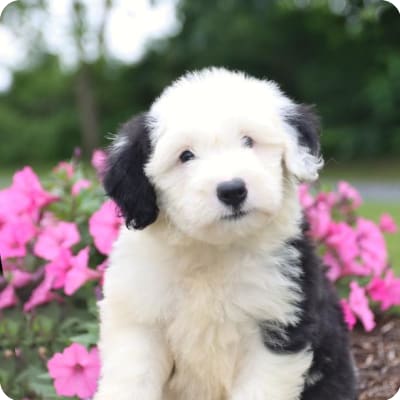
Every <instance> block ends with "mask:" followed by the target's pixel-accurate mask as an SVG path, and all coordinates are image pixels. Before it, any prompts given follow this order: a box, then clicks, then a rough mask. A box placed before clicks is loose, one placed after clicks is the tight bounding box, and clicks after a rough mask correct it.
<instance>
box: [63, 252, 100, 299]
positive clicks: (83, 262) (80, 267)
mask: <svg viewBox="0 0 400 400" xmlns="http://www.w3.org/2000/svg"><path fill="white" fill-rule="evenodd" d="M88 262H89V247H86V248H84V249H83V250H81V251H80V252H79V253H78V254H77V255H76V256H75V257H72V259H71V268H70V269H69V271H68V272H67V274H66V277H65V285H64V292H65V294H67V295H69V296H71V295H72V294H74V293H75V292H76V291H77V290H78V289H79V288H80V287H81V286H82V285H84V284H85V283H86V282H88V281H90V280H93V279H98V278H100V273H99V272H97V271H95V270H93V269H90V268H88Z"/></svg>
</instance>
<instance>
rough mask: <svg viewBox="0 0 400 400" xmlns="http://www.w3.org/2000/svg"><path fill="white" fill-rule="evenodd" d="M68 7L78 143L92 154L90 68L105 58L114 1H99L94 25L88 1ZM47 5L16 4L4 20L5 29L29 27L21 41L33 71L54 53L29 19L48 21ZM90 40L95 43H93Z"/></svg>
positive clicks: (95, 123)
mask: <svg viewBox="0 0 400 400" xmlns="http://www.w3.org/2000/svg"><path fill="white" fill-rule="evenodd" d="M70 5H71V9H70V17H71V21H72V22H71V24H70V25H69V29H70V32H69V36H70V38H71V39H72V40H70V43H69V45H70V46H71V47H72V49H71V50H70V51H72V52H73V53H74V54H75V58H76V59H75V66H74V68H73V70H72V71H73V73H72V75H73V80H72V82H71V83H72V87H73V88H74V92H75V110H76V113H77V115H78V116H79V121H80V127H79V128H80V129H79V132H80V133H81V140H80V142H81V144H82V147H83V150H84V153H85V154H91V152H92V150H93V149H94V148H96V147H98V146H99V142H100V126H99V125H100V124H99V117H98V105H97V99H96V96H95V94H94V89H93V82H92V74H93V72H92V67H93V64H94V63H95V62H96V60H101V59H102V58H104V57H105V55H106V51H105V45H104V32H105V29H106V24H107V19H108V17H109V14H110V11H111V8H112V6H113V0H102V5H101V10H102V12H101V13H100V15H101V17H100V21H98V23H97V24H96V25H93V24H90V23H89V18H88V7H89V3H88V2H85V1H82V0H71V4H70ZM50 6H51V4H50V2H49V1H45V0H23V1H19V2H17V3H16V7H15V8H13V9H12V10H10V12H11V13H12V15H11V17H10V18H8V19H7V20H6V22H7V24H8V26H9V27H10V28H12V29H13V30H14V31H15V32H19V30H20V27H21V25H22V26H24V27H25V29H27V28H28V27H29V34H27V33H25V35H24V36H23V40H24V41H27V43H29V46H27V47H31V50H30V52H29V54H28V56H27V57H26V58H27V60H28V65H29V67H30V68H32V70H35V69H36V68H35V67H36V66H37V65H38V63H39V64H42V63H43V59H46V57H47V54H48V53H49V52H54V49H50V48H49V43H48V41H46V40H45V38H44V35H45V34H46V33H45V32H44V30H43V27H42V25H41V24H40V23H39V24H37V23H36V24H35V23H30V22H29V19H30V17H32V16H34V15H36V18H41V19H45V18H47V14H48V10H49V7H50ZM19 33H20V32H19ZM20 36H21V35H20ZM88 37H90V41H91V43H90V46H88V43H87V41H88ZM32 39H33V40H32ZM93 41H95V42H96V43H93ZM93 47H95V48H96V51H95V52H93ZM55 54H56V56H57V57H60V55H61V54H60V53H57V50H56V51H55ZM36 72H37V71H36ZM59 73H60V74H63V71H62V69H61V68H59ZM64 74H65V72H64ZM69 74H71V73H69ZM67 90H68V89H67Z"/></svg>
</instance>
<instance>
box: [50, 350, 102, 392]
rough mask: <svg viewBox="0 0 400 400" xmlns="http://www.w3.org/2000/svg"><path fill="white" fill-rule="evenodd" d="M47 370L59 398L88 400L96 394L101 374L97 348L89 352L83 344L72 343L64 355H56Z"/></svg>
mask: <svg viewBox="0 0 400 400" xmlns="http://www.w3.org/2000/svg"><path fill="white" fill-rule="evenodd" d="M47 368H48V370H49V374H50V376H51V377H52V378H53V379H54V387H55V389H56V393H57V394H58V395H59V396H71V397H72V396H78V397H79V398H80V399H88V398H90V397H92V396H93V395H94V393H95V392H96V388H97V381H98V378H99V372H100V359H99V355H98V351H97V348H93V349H92V350H90V351H89V352H88V351H87V350H86V348H85V347H84V346H82V345H81V344H78V343H72V344H71V346H69V347H67V348H65V349H64V351H63V352H62V353H56V354H55V355H54V356H53V357H52V358H51V359H50V360H49V361H48V363H47Z"/></svg>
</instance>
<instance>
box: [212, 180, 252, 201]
mask: <svg viewBox="0 0 400 400" xmlns="http://www.w3.org/2000/svg"><path fill="white" fill-rule="evenodd" d="M217 196H218V198H219V199H220V200H221V201H222V202H223V203H224V204H226V205H228V206H232V207H234V208H237V207H239V206H240V205H241V204H242V203H243V202H244V200H245V199H246V196H247V189H246V185H245V183H244V181H243V179H240V178H234V179H232V180H231V181H226V182H222V183H220V184H219V185H218V186H217Z"/></svg>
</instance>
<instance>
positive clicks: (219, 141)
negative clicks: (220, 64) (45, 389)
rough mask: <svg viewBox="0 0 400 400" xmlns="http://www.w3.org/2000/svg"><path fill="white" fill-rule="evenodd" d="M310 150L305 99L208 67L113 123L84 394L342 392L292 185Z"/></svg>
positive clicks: (337, 356)
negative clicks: (91, 362) (110, 216)
mask: <svg viewBox="0 0 400 400" xmlns="http://www.w3.org/2000/svg"><path fill="white" fill-rule="evenodd" d="M319 151H320V148H319V139H318V123H317V118H316V117H315V116H314V114H313V111H312V109H311V108H310V107H307V106H304V105H298V104H295V103H294V102H293V101H291V100H290V99H289V98H288V97H286V96H285V95H284V94H283V93H282V92H281V91H280V90H279V88H278V86H277V85H276V84H275V83H273V82H271V81H265V80H259V79H255V78H251V77H248V76H246V75H245V74H243V73H239V72H231V71H227V70H225V69H217V68H212V69H205V70H202V71H199V72H194V73H189V74H187V75H185V76H183V77H182V78H180V79H179V80H177V81H176V82H175V83H173V84H172V85H171V86H170V87H168V88H167V89H166V90H165V91H164V92H163V93H162V94H161V96H160V97H159V98H158V99H157V100H156V101H155V102H154V103H153V105H152V106H151V108H150V110H149V111H148V112H147V113H145V114H143V115H141V116H139V117H136V118H134V119H132V120H131V121H129V122H128V123H126V124H125V125H124V126H123V127H122V129H121V131H120V133H119V135H118V136H117V137H116V139H115V141H114V143H113V145H112V146H111V148H110V152H109V157H108V162H107V168H106V172H105V177H104V186H105V189H106V192H107V194H108V195H109V196H110V197H111V198H112V199H114V200H115V202H116V203H117V205H118V206H119V208H120V210H121V212H122V214H123V216H124V218H125V220H126V227H124V228H123V229H122V230H121V233H120V236H119V239H118V240H117V242H116V243H115V245H114V248H113V251H112V254H111V257H110V266H109V269H108V270H107V272H106V278H105V285H104V300H103V301H102V302H101V304H100V316H101V329H100V343H99V348H100V353H101V359H102V374H101V375H102V377H101V379H100V382H99V389H98V393H97V395H96V396H95V399H96V400H111V399H114V400H299V399H301V400H354V399H355V398H356V394H355V379H354V370H353V365H352V361H351V357H350V354H349V344H348V338H347V333H346V329H345V326H344V324H343V322H342V315H341V311H340V307H339V305H338V300H337V297H336V295H335V293H334V291H333V288H332V287H331V285H330V284H329V283H328V281H327V280H326V278H325V276H324V272H323V268H322V267H321V263H320V261H319V260H318V258H317V257H316V256H315V255H314V250H313V247H312V245H311V244H310V242H309V240H308V238H307V236H306V235H305V227H304V224H303V219H302V212H301V208H300V205H299V201H298V198H297V188H298V184H299V182H301V181H312V180H315V179H316V178H317V176H318V170H319V168H321V166H322V160H321V158H320V155H319ZM129 228H132V229H129Z"/></svg>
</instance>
